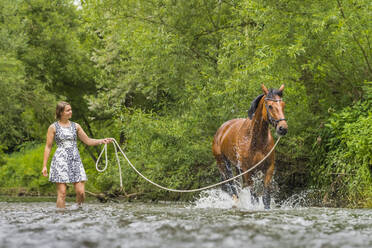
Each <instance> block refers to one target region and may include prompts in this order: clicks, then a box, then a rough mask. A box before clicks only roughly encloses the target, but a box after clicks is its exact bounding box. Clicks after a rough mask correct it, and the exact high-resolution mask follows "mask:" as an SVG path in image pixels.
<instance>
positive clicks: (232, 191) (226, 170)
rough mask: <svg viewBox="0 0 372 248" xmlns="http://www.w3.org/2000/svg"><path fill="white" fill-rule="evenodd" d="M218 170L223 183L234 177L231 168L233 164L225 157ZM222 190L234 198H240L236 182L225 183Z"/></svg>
mask: <svg viewBox="0 0 372 248" xmlns="http://www.w3.org/2000/svg"><path fill="white" fill-rule="evenodd" d="M218 169H219V171H220V173H221V180H222V181H225V180H227V179H230V178H232V177H233V176H234V175H233V172H232V168H231V162H230V161H229V160H228V159H227V158H225V157H224V158H223V160H221V161H220V163H218ZM222 190H224V191H226V192H227V193H228V194H229V195H231V196H232V197H234V196H235V197H236V198H237V197H238V189H237V186H236V184H235V182H234V180H233V181H230V182H227V183H224V184H223V185H222Z"/></svg>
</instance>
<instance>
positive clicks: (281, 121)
mask: <svg viewBox="0 0 372 248" xmlns="http://www.w3.org/2000/svg"><path fill="white" fill-rule="evenodd" d="M261 87H262V90H263V92H264V94H262V95H259V96H258V97H256V99H254V100H253V101H252V104H251V108H250V109H249V111H248V117H249V119H252V118H253V116H254V114H255V112H256V109H257V108H258V106H259V104H260V102H262V112H261V113H262V114H263V116H262V118H264V119H265V120H267V121H268V122H269V123H270V124H271V125H273V126H274V127H275V129H276V132H277V134H279V135H286V134H287V131H288V125H287V121H286V120H285V117H284V106H285V103H284V101H283V100H282V96H283V90H284V85H282V86H281V87H280V88H279V90H273V89H270V90H268V89H267V88H266V87H265V85H262V86H261Z"/></svg>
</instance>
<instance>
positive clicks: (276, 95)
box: [212, 85, 288, 208]
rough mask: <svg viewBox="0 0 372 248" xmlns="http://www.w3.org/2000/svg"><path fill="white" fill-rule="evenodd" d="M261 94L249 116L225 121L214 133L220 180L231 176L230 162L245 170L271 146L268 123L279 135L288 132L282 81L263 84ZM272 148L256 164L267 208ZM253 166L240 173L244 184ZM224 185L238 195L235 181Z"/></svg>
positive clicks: (272, 160) (213, 146)
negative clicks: (276, 85)
mask: <svg viewBox="0 0 372 248" xmlns="http://www.w3.org/2000/svg"><path fill="white" fill-rule="evenodd" d="M262 90H263V92H264V94H262V95H260V96H258V97H257V98H256V99H255V100H254V101H253V102H252V105H251V108H250V109H249V112H248V118H246V119H243V118H240V119H233V120H229V121H227V122H225V123H224V124H223V125H222V126H221V127H220V128H219V129H218V130H217V133H216V134H215V136H214V140H213V145H212V151H213V155H214V157H215V158H216V161H217V166H218V169H219V171H220V173H221V180H226V179H229V178H231V177H232V176H233V172H232V167H231V165H233V166H234V167H235V168H236V170H237V172H238V173H239V172H241V171H243V172H244V171H246V170H248V169H249V168H251V167H252V166H254V165H255V164H256V163H258V162H259V161H261V160H262V159H263V158H264V157H265V156H266V154H268V153H269V151H270V150H271V148H272V147H273V146H274V139H273V137H272V135H271V132H270V124H271V125H273V126H274V127H275V129H276V132H277V133H278V134H279V135H285V134H286V133H287V129H288V126H287V122H286V120H285V118H284V105H285V103H284V102H283V101H282V99H281V97H282V94H283V90H284V85H282V86H281V87H280V89H279V90H272V89H271V90H270V91H269V90H267V88H266V87H265V86H264V85H262ZM274 159H275V154H274V152H272V153H271V155H270V156H269V157H268V158H267V159H266V160H265V161H264V163H263V164H262V165H261V166H259V168H258V169H260V170H262V171H264V173H265V178H264V198H263V200H264V205H265V208H270V184H271V179H272V176H273V173H274V168H275V163H274ZM254 171H255V170H253V171H252V172H249V173H247V174H245V175H243V186H251V185H252V179H251V176H252V174H253V173H254ZM223 189H224V190H225V191H227V192H228V193H229V194H231V195H232V196H233V197H234V196H235V197H237V195H238V191H237V187H236V185H235V183H234V182H230V183H227V184H225V185H224V186H223Z"/></svg>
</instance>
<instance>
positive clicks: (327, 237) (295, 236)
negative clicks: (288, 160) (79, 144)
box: [0, 190, 372, 248]
mask: <svg viewBox="0 0 372 248" xmlns="http://www.w3.org/2000/svg"><path fill="white" fill-rule="evenodd" d="M203 194H204V195H201V197H200V198H199V199H198V200H196V201H195V202H194V203H190V204H189V203H187V204H175V203H162V204H144V203H120V204H119V203H115V204H113V203H110V204H98V203H97V204H86V205H85V206H84V209H82V210H75V211H73V210H66V211H63V212H59V211H56V209H55V207H54V206H55V203H5V202H0V244H1V246H0V247H141V248H142V247H213V248H216V247H276V248H277V247H371V246H372V236H371V233H372V210H354V209H329V208H308V207H295V208H289V206H286V207H283V206H277V207H276V208H274V209H273V210H270V211H264V210H262V209H263V206H261V205H260V204H261V203H260V204H258V205H257V206H252V205H249V204H250V203H249V201H250V197H249V195H248V194H249V192H243V194H247V195H246V196H244V197H246V198H244V197H241V203H240V204H241V206H239V207H238V208H235V209H232V208H231V204H232V203H231V202H229V201H230V199H229V198H226V195H224V193H223V192H221V191H218V190H214V191H213V190H212V191H209V192H207V193H203ZM203 204H204V205H203Z"/></svg>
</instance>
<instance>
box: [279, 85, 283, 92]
mask: <svg viewBox="0 0 372 248" xmlns="http://www.w3.org/2000/svg"><path fill="white" fill-rule="evenodd" d="M283 90H284V84H282V86H280V88H279V91H280V92H283Z"/></svg>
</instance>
